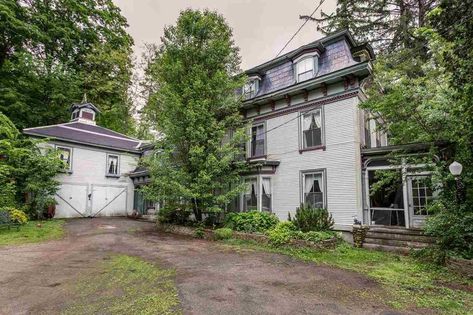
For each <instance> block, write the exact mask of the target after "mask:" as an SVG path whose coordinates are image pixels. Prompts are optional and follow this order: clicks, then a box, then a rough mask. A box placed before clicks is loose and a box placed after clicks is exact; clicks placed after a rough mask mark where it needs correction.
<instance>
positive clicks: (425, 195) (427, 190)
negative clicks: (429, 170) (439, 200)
mask: <svg viewBox="0 0 473 315" xmlns="http://www.w3.org/2000/svg"><path fill="white" fill-rule="evenodd" d="M411 185H412V207H413V208H414V215H429V213H428V210H427V206H428V205H429V204H430V203H431V202H432V199H433V193H432V179H431V177H430V176H415V177H413V178H412V180H411Z"/></svg>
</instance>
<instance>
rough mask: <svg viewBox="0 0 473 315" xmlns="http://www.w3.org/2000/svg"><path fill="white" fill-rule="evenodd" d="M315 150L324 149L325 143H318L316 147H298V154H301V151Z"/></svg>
mask: <svg viewBox="0 0 473 315" xmlns="http://www.w3.org/2000/svg"><path fill="white" fill-rule="evenodd" d="M315 150H323V151H325V150H326V148H325V145H318V146H316V147H310V148H305V149H299V154H302V153H303V152H306V151H315Z"/></svg>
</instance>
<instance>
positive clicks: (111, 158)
mask: <svg viewBox="0 0 473 315" xmlns="http://www.w3.org/2000/svg"><path fill="white" fill-rule="evenodd" d="M107 175H119V165H118V155H112V154H108V155H107Z"/></svg>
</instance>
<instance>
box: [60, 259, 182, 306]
mask: <svg viewBox="0 0 473 315" xmlns="http://www.w3.org/2000/svg"><path fill="white" fill-rule="evenodd" d="M174 276H175V273H174V271H173V270H170V269H162V268H160V267H159V266H156V265H154V264H151V263H149V262H146V261H144V260H142V259H140V258H137V257H131V256H126V255H117V256H112V257H111V259H110V260H108V261H105V262H104V263H103V264H102V266H100V268H99V270H98V272H96V273H94V274H92V275H90V274H89V275H87V276H85V277H84V278H82V279H81V280H80V281H79V283H78V284H77V286H76V287H75V288H74V289H75V291H76V294H77V295H76V296H77V297H76V298H75V300H74V303H73V304H72V305H69V306H68V307H67V308H66V310H65V311H64V314H98V313H100V314H181V311H180V308H179V298H178V294H177V289H176V286H175V283H174Z"/></svg>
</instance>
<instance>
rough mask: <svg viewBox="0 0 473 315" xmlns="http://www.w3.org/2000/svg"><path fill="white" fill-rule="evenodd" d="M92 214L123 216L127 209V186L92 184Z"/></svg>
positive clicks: (94, 215)
mask: <svg viewBox="0 0 473 315" xmlns="http://www.w3.org/2000/svg"><path fill="white" fill-rule="evenodd" d="M91 191H92V198H91V203H92V211H91V214H90V215H91V216H93V217H96V216H122V215H126V214H127V212H126V209H127V197H128V191H127V186H110V185H107V186H106V185H91Z"/></svg>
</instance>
